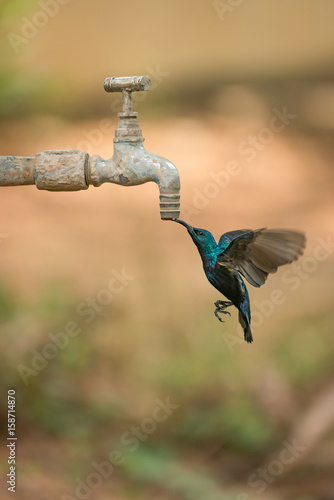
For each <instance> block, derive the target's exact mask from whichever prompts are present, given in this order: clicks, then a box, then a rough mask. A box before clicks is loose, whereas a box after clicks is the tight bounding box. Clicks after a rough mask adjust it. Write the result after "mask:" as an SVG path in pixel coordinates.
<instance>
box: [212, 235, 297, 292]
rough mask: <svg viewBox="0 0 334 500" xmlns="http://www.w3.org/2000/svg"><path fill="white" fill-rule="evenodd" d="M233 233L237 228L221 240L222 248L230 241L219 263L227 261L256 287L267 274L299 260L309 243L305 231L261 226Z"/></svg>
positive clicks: (221, 254)
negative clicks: (252, 229)
mask: <svg viewBox="0 0 334 500" xmlns="http://www.w3.org/2000/svg"><path fill="white" fill-rule="evenodd" d="M232 233H234V231H232V232H231V233H225V235H224V234H223V236H222V237H221V238H220V240H219V243H221V242H222V245H220V244H219V245H218V246H220V248H222V247H224V246H226V244H227V243H228V240H229V239H230V240H231V241H230V243H228V244H227V246H226V248H224V249H223V250H222V252H221V253H220V254H219V255H218V259H217V264H222V265H226V264H227V265H228V266H230V267H231V268H232V269H234V270H236V271H238V272H239V273H240V274H242V275H243V276H244V277H245V278H246V279H247V281H249V283H250V284H251V285H253V286H256V287H259V286H261V285H263V284H264V282H265V280H266V278H267V276H268V274H269V273H275V272H276V271H277V268H278V267H279V266H282V265H283V264H288V263H290V262H292V261H294V260H296V259H298V257H299V256H300V255H302V253H303V250H304V248H305V243H306V238H305V235H304V234H303V233H299V232H297V231H289V230H287V229H266V228H262V229H257V230H256V231H251V230H244V231H243V232H241V234H235V235H233V234H232ZM235 233H237V232H235ZM231 236H232V238H233V239H232V238H231ZM233 236H235V237H233ZM224 242H225V244H224Z"/></svg>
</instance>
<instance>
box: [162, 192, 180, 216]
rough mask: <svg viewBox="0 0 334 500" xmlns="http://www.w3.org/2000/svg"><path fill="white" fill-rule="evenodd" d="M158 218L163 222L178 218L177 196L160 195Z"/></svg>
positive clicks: (178, 204)
mask: <svg viewBox="0 0 334 500" xmlns="http://www.w3.org/2000/svg"><path fill="white" fill-rule="evenodd" d="M160 216H161V219H163V220H171V219H177V218H178V217H179V216H180V195H179V194H174V193H170V194H160Z"/></svg>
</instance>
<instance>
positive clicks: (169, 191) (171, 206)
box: [0, 76, 180, 220]
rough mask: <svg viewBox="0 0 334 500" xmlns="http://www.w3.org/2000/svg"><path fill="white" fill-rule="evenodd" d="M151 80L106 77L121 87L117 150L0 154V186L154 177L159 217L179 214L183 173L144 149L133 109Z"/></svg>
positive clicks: (66, 186)
mask: <svg viewBox="0 0 334 500" xmlns="http://www.w3.org/2000/svg"><path fill="white" fill-rule="evenodd" d="M150 86H151V81H150V79H149V78H148V77H147V76H131V77H120V78H107V79H106V80H105V82H104V88H105V90H106V91H107V92H122V97H123V111H122V112H121V113H118V115H117V116H118V118H119V121H118V129H117V130H116V131H115V138H114V155H113V156H112V157H111V158H110V159H109V160H104V159H103V158H101V157H100V156H99V155H93V156H89V154H88V153H86V152H85V151H78V150H74V149H73V150H71V149H70V150H52V151H40V152H39V153H37V154H36V156H35V157H19V156H0V186H20V185H29V184H35V185H36V187H37V188H38V189H46V190H49V191H79V190H81V189H87V188H88V186H89V185H90V184H92V185H93V186H96V187H97V186H100V185H101V184H103V183H104V182H111V183H114V184H120V185H122V186H136V185H138V184H143V183H145V182H150V181H153V182H155V183H156V184H157V185H158V187H159V190H160V215H161V219H164V220H170V219H173V218H178V217H179V214H180V179H179V174H178V171H177V169H176V167H175V166H174V165H173V163H171V162H170V161H169V160H166V159H165V158H163V157H161V156H158V155H156V154H154V153H150V152H148V151H146V150H145V149H144V146H143V142H144V138H143V136H142V133H141V129H140V128H139V122H138V113H136V112H134V111H133V109H132V92H134V91H145V90H148V89H149V88H150Z"/></svg>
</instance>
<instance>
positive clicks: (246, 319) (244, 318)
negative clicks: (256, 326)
mask: <svg viewBox="0 0 334 500" xmlns="http://www.w3.org/2000/svg"><path fill="white" fill-rule="evenodd" d="M239 321H240V324H241V326H242V328H243V329H244V339H245V340H246V342H248V343H249V344H250V343H252V342H253V335H252V331H251V328H250V315H249V314H247V313H246V312H244V311H243V307H242V305H241V307H240V309H239Z"/></svg>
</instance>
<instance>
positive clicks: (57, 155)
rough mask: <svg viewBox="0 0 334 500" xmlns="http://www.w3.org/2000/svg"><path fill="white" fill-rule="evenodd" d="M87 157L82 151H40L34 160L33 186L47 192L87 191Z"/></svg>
mask: <svg viewBox="0 0 334 500" xmlns="http://www.w3.org/2000/svg"><path fill="white" fill-rule="evenodd" d="M88 160H89V155H88V153H86V152H84V151H77V150H75V149H72V150H54V151H40V152H39V153H37V155H36V158H35V172H36V180H35V184H36V187H37V188H38V189H47V190H48V191H79V190H80V189H87V188H88V183H87V167H88Z"/></svg>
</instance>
